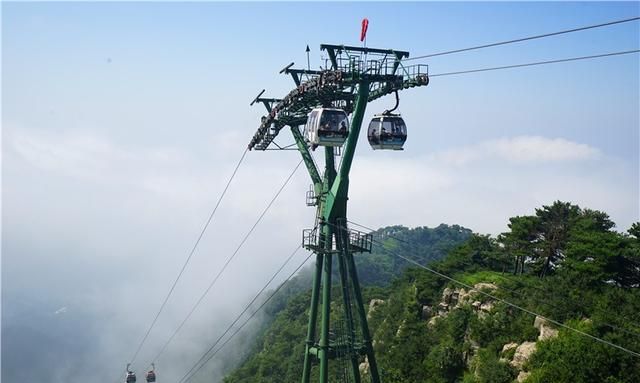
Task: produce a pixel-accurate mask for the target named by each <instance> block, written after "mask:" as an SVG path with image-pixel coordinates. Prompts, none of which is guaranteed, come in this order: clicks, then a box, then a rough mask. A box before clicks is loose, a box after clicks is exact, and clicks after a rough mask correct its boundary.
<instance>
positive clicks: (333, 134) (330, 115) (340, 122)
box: [305, 108, 349, 149]
mask: <svg viewBox="0 0 640 383" xmlns="http://www.w3.org/2000/svg"><path fill="white" fill-rule="evenodd" d="M305 134H306V137H305V138H306V139H307V141H308V142H309V143H310V144H311V148H312V149H315V148H317V147H318V146H342V145H343V144H344V141H345V140H346V139H347V136H348V135H349V118H348V117H347V113H346V112H345V111H344V110H342V109H338V108H316V109H313V110H312V111H311V113H309V117H308V118H307V124H306V125H305Z"/></svg>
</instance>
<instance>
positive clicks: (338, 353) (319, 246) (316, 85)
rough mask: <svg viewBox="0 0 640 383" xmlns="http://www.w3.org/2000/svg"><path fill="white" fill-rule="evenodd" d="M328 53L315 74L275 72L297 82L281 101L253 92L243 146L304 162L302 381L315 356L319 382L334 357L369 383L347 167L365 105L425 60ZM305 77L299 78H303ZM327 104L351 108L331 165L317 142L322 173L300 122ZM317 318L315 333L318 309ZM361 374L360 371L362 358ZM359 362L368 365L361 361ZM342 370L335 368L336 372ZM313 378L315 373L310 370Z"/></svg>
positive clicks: (361, 247)
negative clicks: (307, 205) (292, 153)
mask: <svg viewBox="0 0 640 383" xmlns="http://www.w3.org/2000/svg"><path fill="white" fill-rule="evenodd" d="M320 49H321V50H323V51H326V52H327V54H328V59H327V62H326V63H325V66H324V67H325V68H329V69H326V70H321V71H312V70H304V69H291V67H292V66H293V63H291V64H290V65H288V66H287V67H285V68H284V69H283V70H282V71H280V73H285V74H290V75H291V76H292V78H293V80H294V82H295V84H296V88H295V89H293V90H292V91H291V92H289V94H287V95H286V96H285V97H284V98H282V99H274V98H262V97H261V96H262V94H263V93H264V90H263V91H262V92H260V94H259V95H258V97H256V98H255V99H254V100H253V102H251V105H253V104H254V103H256V102H260V103H262V104H264V106H265V107H266V109H267V111H268V113H269V114H268V115H266V116H264V117H262V121H261V123H260V127H259V128H258V131H257V132H256V134H255V135H254V136H253V138H252V139H251V142H250V143H249V150H251V149H255V150H277V149H289V148H292V147H294V146H295V147H296V149H297V150H298V151H299V152H300V154H301V155H302V158H303V159H304V162H305V165H306V167H307V170H308V171H309V175H310V176H311V180H312V182H313V194H312V195H313V198H311V200H312V204H313V205H315V206H316V209H317V210H316V220H315V226H314V228H313V229H308V230H305V231H304V232H303V246H304V247H305V248H306V249H308V250H310V251H313V252H314V253H315V254H316V264H315V272H314V277H313V289H312V293H311V307H310V309H309V325H308V330H307V339H306V347H305V355H304V366H303V372H302V380H301V381H302V383H308V382H310V380H311V376H312V362H313V361H314V359H317V360H318V361H319V371H318V372H317V375H318V381H319V382H320V383H327V382H328V381H329V371H330V369H329V361H330V360H336V361H338V362H340V361H341V362H342V363H336V367H335V368H333V370H332V371H333V372H334V373H336V379H332V381H334V380H335V381H348V382H355V383H360V382H362V379H363V376H365V375H366V377H367V378H368V379H370V381H371V382H373V383H379V382H380V376H379V373H378V367H377V364H376V358H375V355H374V351H373V345H372V339H371V334H370V333H369V326H368V323H367V312H366V311H365V308H364V302H363V300H362V294H361V291H360V284H359V282H358V273H357V270H356V266H355V262H354V258H353V254H354V253H356V252H370V251H371V243H372V239H371V236H370V235H368V234H365V233H361V232H358V231H356V230H351V229H349V228H348V227H347V196H348V190H349V171H350V170H351V164H352V161H353V156H354V153H355V149H356V144H357V141H358V135H359V133H360V128H361V126H362V119H363V116H364V112H365V109H366V106H367V103H368V102H370V101H373V100H375V99H377V98H380V97H382V96H384V95H387V94H390V93H393V92H396V91H399V90H403V89H408V88H412V87H416V86H425V85H427V84H428V83H429V75H428V67H427V66H426V65H420V64H418V65H411V66H407V67H405V66H403V65H402V59H403V58H407V57H409V53H408V52H404V51H396V50H391V49H372V48H362V47H349V46H343V45H326V44H323V45H321V46H320ZM303 79H304V80H305V81H302V80H303ZM320 106H325V107H328V106H333V107H337V108H341V109H343V110H345V111H346V112H347V113H351V129H350V131H349V135H348V137H347V139H346V142H345V144H344V147H343V152H342V156H343V157H342V162H341V164H340V166H339V169H338V168H336V163H335V156H336V151H335V150H334V148H333V147H324V153H325V170H324V173H323V174H322V175H320V172H319V171H318V169H317V167H316V164H315V162H314V161H313V158H312V156H311V153H310V152H309V147H308V144H307V143H306V142H305V140H304V138H303V135H302V133H301V132H300V128H299V127H300V125H304V124H305V123H306V121H307V115H308V113H309V112H310V111H311V110H312V109H313V108H315V107H320ZM285 126H289V127H290V129H291V133H292V135H293V138H294V140H295V143H294V144H291V145H287V146H282V145H278V144H277V143H276V142H275V139H276V137H277V136H278V135H279V133H280V131H281V130H282V129H283V128H284V127H285ZM334 265H337V267H338V271H339V277H340V286H341V291H342V301H341V304H340V306H341V307H340V309H341V311H342V312H341V313H340V314H339V315H338V313H334V317H335V319H337V320H334V321H333V322H331V315H332V312H331V287H332V283H331V277H332V268H333V267H334ZM319 310H321V317H320V319H321V322H320V328H319V334H318V328H317V324H318V311H319ZM365 358H366V361H367V362H368V371H363V373H361V371H360V366H361V363H362V362H363V361H364V360H365ZM363 366H364V367H366V366H367V364H366V363H365V364H363ZM340 368H341V369H342V371H339V369H340ZM313 375H314V376H315V373H314V374H313Z"/></svg>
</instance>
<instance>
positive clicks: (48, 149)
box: [2, 2, 640, 382]
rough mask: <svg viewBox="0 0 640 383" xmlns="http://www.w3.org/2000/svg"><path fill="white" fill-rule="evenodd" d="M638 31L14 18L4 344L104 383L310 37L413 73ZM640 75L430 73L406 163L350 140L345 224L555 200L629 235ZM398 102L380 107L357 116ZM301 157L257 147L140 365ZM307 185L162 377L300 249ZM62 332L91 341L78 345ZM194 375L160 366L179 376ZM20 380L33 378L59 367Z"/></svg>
mask: <svg viewBox="0 0 640 383" xmlns="http://www.w3.org/2000/svg"><path fill="white" fill-rule="evenodd" d="M638 15H640V9H639V4H638V3H637V2H635V3H633V2H626V3H613V2H606V3H592V2H589V3H567V2H544V3H520V2H512V3H238V4H230V3H90V2H84V3H7V2H3V3H2V156H3V157H2V166H3V168H2V171H3V190H2V198H3V201H2V202H3V210H2V216H3V226H2V230H3V243H2V252H3V254H2V255H3V257H2V273H3V275H2V277H3V278H2V287H3V328H5V327H4V326H7V325H11V324H12V323H13V322H12V320H13V321H14V322H15V321H18V322H19V321H21V320H23V319H24V318H28V320H27V319H24V320H23V323H34V325H33V326H34V327H37V328H40V329H42V328H44V329H45V330H44V331H45V332H46V331H48V332H51V333H52V334H54V335H57V337H55V339H54V340H52V341H51V343H47V344H52V347H55V348H56V349H65V350H76V349H79V350H81V351H78V353H79V354H78V355H73V353H71V354H70V356H69V360H68V362H69V363H54V364H52V366H54V367H55V369H56V370H55V373H54V374H53V381H54V382H57V381H60V382H63V381H64V382H67V381H69V376H70V375H69V374H71V373H72V372H73V371H76V370H75V368H74V366H75V365H76V364H77V363H78V361H80V362H81V363H83V364H84V365H86V366H88V368H87V369H86V371H85V372H86V373H87V374H91V376H92V377H95V374H97V375H99V376H100V377H101V378H103V377H104V378H106V379H112V375H113V366H119V365H121V364H122V363H123V355H128V354H130V351H131V350H130V349H131V348H132V347H133V343H135V340H137V339H139V338H138V337H140V336H141V335H142V333H143V331H144V327H145V326H146V325H147V324H148V322H149V320H150V315H151V314H150V313H153V312H155V311H154V310H156V309H157V307H158V304H159V302H158V301H159V300H160V296H159V295H160V294H159V293H158V291H165V289H166V288H167V286H168V282H167V281H169V280H171V279H172V278H173V277H174V276H175V272H176V270H177V269H178V268H179V267H180V266H181V264H182V262H183V260H184V257H185V255H186V251H187V250H188V249H189V248H190V246H191V245H192V244H193V240H194V239H195V237H196V235H197V233H198V232H199V230H200V228H201V226H202V223H203V222H204V220H205V219H206V217H207V216H208V213H209V212H210V210H211V208H212V207H213V205H214V204H215V201H216V199H217V197H218V195H219V194H220V192H221V191H222V189H223V187H224V185H225V182H226V179H227V177H228V175H229V174H230V173H231V171H232V169H233V166H234V165H235V163H236V161H237V159H238V158H239V157H240V155H241V153H242V150H244V148H245V147H246V144H247V143H248V141H249V139H250V138H251V136H252V135H253V133H254V132H255V129H256V128H257V125H258V121H259V118H260V116H261V115H262V114H264V110H263V109H261V107H260V106H253V107H250V106H249V102H250V101H251V100H252V99H253V97H255V95H256V94H257V93H258V92H259V91H260V90H261V89H263V88H265V89H267V92H266V94H265V95H267V96H274V97H281V96H283V95H284V94H286V92H288V91H289V90H290V89H291V88H292V85H293V82H292V81H291V79H290V78H289V77H286V76H283V75H279V74H278V71H279V70H280V69H281V68H282V67H284V66H285V65H287V64H289V63H290V62H292V61H293V62H295V63H296V65H297V66H305V65H306V56H305V47H306V45H307V44H308V45H309V46H310V48H311V63H312V66H314V67H317V66H318V65H320V64H321V54H320V52H319V46H320V44H322V43H334V44H351V45H358V44H359V41H358V38H359V33H360V21H361V19H362V18H363V17H367V18H368V19H369V20H370V25H369V32H368V39H367V41H368V45H369V46H371V47H380V48H395V49H402V50H408V51H410V53H411V55H412V56H418V55H424V54H428V53H433V52H439V51H442V50H449V49H456V48H463V47H467V46H473V45H478V44H484V43H491V42H495V41H501V40H507V39H512V38H518V37H523V36H529V35H534V34H540V33H546V32H553V31H557V30H562V29H568V28H574V27H580V26H585V25H589V24H597V23H601V22H607V21H611V20H615V19H622V18H628V17H634V16H638ZM639 36H640V23H638V22H637V21H636V22H631V23H626V24H621V25H616V26H611V27H607V28H601V29H594V30H589V31H583V32H578V33H573V34H568V35H563V36H558V37H553V38H549V39H541V40H536V41H530V42H525V43H520V44H513V45H509V46H502V47H496V48H490V49H484V50H480V51H474V52H468V53H461V54H455V55H448V56H442V57H435V58H432V59H425V60H419V61H418V62H420V63H426V64H429V65H430V71H431V73H442V72H449V71H456V70H465V69H475V68H482V67H489V66H497V65H509V64H517V63H525V62H530V61H539V60H547V59H558V58H566V57H574V56H585V55H592V54H600V53H607V52H613V51H622V50H630V49H638V48H639V47H640V37H639ZM639 62H640V60H639V56H638V55H637V54H635V55H627V56H620V57H612V58H607V59H602V60H590V61H581V62H572V63H565V64H556V65H546V66H539V67H532V68H522V69H513V70H504V71H496V72H486V73H477V74H469V75H461V76H451V77H434V78H433V79H432V80H431V83H430V84H429V86H427V87H422V88H415V89H411V90H407V91H403V92H402V93H401V94H400V96H401V103H400V112H401V113H402V114H403V116H404V117H405V120H406V122H407V125H408V129H409V132H408V133H409V139H408V141H407V144H406V150H404V151H402V152H393V153H389V152H381V151H376V152H374V151H372V150H370V149H369V148H368V145H367V143H366V140H365V139H362V140H361V142H360V143H359V148H358V153H357V156H356V159H355V162H354V166H353V168H352V177H351V184H350V185H351V195H350V201H349V204H350V206H349V211H350V215H351V217H350V218H351V219H352V220H354V221H356V222H359V223H362V224H365V225H367V226H373V227H378V226H383V225H393V224H404V225H407V226H417V225H428V226H436V225H438V224H440V223H449V224H461V225H464V226H466V227H469V228H471V229H473V230H475V231H477V232H480V233H490V234H498V233H500V232H501V231H504V230H506V223H507V219H508V218H509V217H511V216H515V215H523V214H531V213H532V212H533V210H534V209H535V208H536V207H540V206H541V205H542V204H549V203H552V202H553V201H554V200H557V199H561V200H567V201H571V202H574V203H577V204H579V205H581V206H583V207H590V208H593V209H600V210H604V211H606V212H608V213H609V214H610V215H611V217H612V219H613V220H614V221H615V222H617V223H618V227H617V228H618V229H619V230H626V229H627V228H628V227H629V226H630V224H631V223H632V222H635V221H638V220H639V219H640V218H639V216H640V213H639V211H638V210H639V197H638V196H639V194H638V193H639V191H638V187H639V186H638V184H639V165H638V156H639V151H640V150H639V145H640V144H639V141H640V134H639V130H640V129H639V127H640V111H639V105H640V78H639V73H640V64H639ZM392 105H393V99H392V97H387V98H383V99H380V100H377V101H375V102H373V103H371V104H370V105H369V107H368V109H367V116H371V115H373V114H374V113H379V112H381V111H382V110H384V109H387V108H389V107H390V106H392ZM361 138H362V137H361ZM282 140H283V142H287V141H288V140H289V138H288V137H286V136H285V137H283V138H282ZM298 161H299V156H298V155H297V153H295V152H286V153H278V152H265V153H262V152H251V153H249V155H248V156H247V159H246V162H245V164H244V165H243V167H242V168H241V169H240V171H239V173H238V176H237V178H236V179H235V180H234V183H233V184H232V185H231V188H230V193H229V195H228V198H227V199H226V200H225V201H224V202H223V204H222V205H221V209H220V211H219V213H218V215H219V216H217V218H216V219H215V220H214V222H213V224H212V227H211V228H210V230H209V231H208V232H207V235H206V236H205V238H204V239H203V242H202V243H201V245H200V248H199V251H198V252H197V253H196V255H195V256H194V259H193V261H192V262H193V264H192V265H191V266H190V268H189V269H187V273H188V274H187V275H188V277H187V278H185V280H183V281H181V283H180V284H179V285H178V287H177V289H176V293H175V294H176V297H175V299H173V300H172V301H170V304H169V306H168V308H167V312H166V314H163V316H162V317H161V318H160V321H159V324H158V328H157V329H156V330H155V331H154V332H152V334H151V337H150V344H149V345H148V346H147V347H146V348H144V349H143V350H142V352H141V358H142V359H147V358H149V357H150V356H151V355H152V354H153V353H154V347H157V346H158V345H160V344H162V341H163V340H164V339H166V338H165V337H166V336H168V335H167V334H170V332H171V330H172V329H173V328H175V324H176V323H179V322H180V320H181V319H182V316H183V315H184V313H185V311H187V310H188V309H189V307H190V305H191V303H192V302H193V300H194V296H197V295H199V292H200V291H202V289H203V287H204V286H206V285H207V284H208V281H209V279H210V274H211V273H212V272H215V271H217V270H218V269H219V267H220V266H221V264H222V263H223V262H224V260H225V259H226V257H227V256H228V254H229V252H230V251H232V250H233V249H234V248H235V246H236V245H237V243H238V242H239V241H240V239H241V238H242V236H243V235H244V233H246V231H247V229H248V226H249V223H250V222H253V220H254V219H255V217H256V216H257V215H258V212H260V211H261V209H263V208H264V206H265V205H266V203H267V201H268V200H269V199H270V198H271V197H272V195H273V193H274V192H275V191H276V190H277V189H278V188H279V186H280V185H281V184H282V181H283V179H284V178H285V177H286V176H287V175H288V174H289V172H290V171H291V169H292V168H293V167H294V166H295V164H296V163H297V162H298ZM309 182H310V181H309V178H308V176H307V175H305V174H304V172H302V171H300V172H298V174H297V175H296V177H295V178H294V180H293V181H292V184H291V185H289V186H288V187H287V189H285V192H284V194H283V195H282V196H281V197H280V198H279V199H278V201H277V203H276V205H275V206H274V210H273V211H270V212H269V214H268V215H267V216H266V217H265V222H264V223H263V224H262V225H261V226H259V227H258V229H257V230H256V232H255V235H254V236H253V237H252V239H251V240H250V241H248V242H247V244H246V247H245V248H244V249H243V251H242V252H240V253H239V255H238V259H237V260H234V263H233V264H231V266H230V268H229V270H228V274H229V275H228V277H227V278H223V279H221V281H220V286H219V288H220V289H221V291H224V292H225V294H217V295H216V294H213V295H214V296H212V297H210V298H209V299H208V300H207V301H206V302H205V304H204V305H203V306H204V307H203V308H202V312H199V313H197V315H196V316H195V317H194V318H193V323H192V324H190V325H189V326H188V331H186V333H185V334H182V335H181V336H180V337H178V338H177V339H176V344H175V345H174V346H172V348H171V349H170V350H169V353H168V356H167V357H168V358H173V359H170V360H178V359H176V358H178V357H180V358H181V359H180V360H183V361H184V363H183V364H186V363H188V361H190V360H191V359H193V357H194V356H196V355H199V353H200V352H202V349H201V348H202V346H203V343H206V342H207V341H208V340H209V339H210V338H211V337H213V335H215V334H216V333H217V331H219V328H218V327H216V326H213V327H212V326H211V323H216V324H218V323H219V324H225V323H226V322H225V321H224V319H225V317H224V315H227V314H228V315H231V314H230V313H233V312H234V310H236V309H237V307H239V306H240V305H241V304H244V303H245V302H246V301H247V299H248V297H250V296H251V295H252V294H253V293H254V292H255V291H256V290H257V289H259V288H260V287H262V284H263V283H264V280H265V279H266V278H267V275H268V274H270V273H271V272H272V270H274V269H275V268H276V267H277V265H279V263H280V262H281V260H282V259H283V258H284V257H286V256H287V255H288V254H289V253H290V252H291V250H292V249H293V247H295V245H296V244H297V243H298V241H299V238H300V230H301V229H302V228H305V227H308V226H309V225H311V224H312V221H313V212H312V211H311V210H310V209H307V208H305V206H304V192H305V191H306V190H307V188H308V186H309ZM274 228H277V229H274ZM256 254H259V255H260V256H255V255H256ZM300 256H301V257H302V256H303V255H302V254H300ZM149 270H152V271H153V272H149ZM70 275H73V278H71V277H69V276H70ZM142 276H144V277H142ZM240 277H242V278H245V282H244V288H242V289H239V288H237V283H236V282H237V279H238V278H240ZM78 286H82V287H83V288H82V289H79V288H78ZM231 292H232V293H231ZM7 302H10V304H7ZM105 302H109V304H105ZM62 308H65V309H64V310H62V311H61V309H62ZM221 312H222V313H224V314H220V313H221ZM18 314H19V315H18ZM7 318H8V319H9V321H8V322H7ZM15 318H19V319H15ZM39 318H40V319H39ZM42 318H44V319H42ZM52 318H55V321H54V320H53V319H52ZM42 321H44V324H43V322H42ZM54 322H55V323H54ZM14 324H15V323H14ZM63 324H64V325H63ZM221 326H222V325H221ZM21 328H22V330H21V331H28V329H27V330H24V327H21ZM69 329H78V331H77V333H76V338H78V339H79V340H78V339H76V340H77V341H78V343H81V344H82V345H83V346H81V347H80V346H78V347H76V346H74V345H69V344H67V343H65V339H68V338H69V337H68V336H66V335H61V334H66V332H64V331H71V330H69ZM63 330H64V331H63ZM31 335H32V336H34V338H31V339H38V336H39V335H38V336H35V335H33V334H31ZM25 339H26V335H25ZM82 339H91V342H95V344H96V347H95V348H93V349H91V348H90V349H88V350H87V349H86V347H85V346H86V343H87V342H83V341H81V340H82ZM72 346H73V347H72ZM65 347H66V348H65ZM36 351H37V350H36ZM36 351H33V348H32V347H30V348H28V350H26V351H24V352H25V355H23V357H22V359H24V360H35V361H36V363H35V364H36V365H41V366H48V362H47V361H46V358H47V356H46V354H47V353H49V354H50V350H42V352H40V353H38V352H36ZM70 352H71V351H70ZM21 355H22V354H21ZM65 355H66V354H65ZM65 357H66V356H65ZM96 361H99V362H96ZM56 362H59V361H56ZM11 367H12V366H7V365H6V364H5V365H3V374H5V371H14V372H15V371H17V366H13V367H15V368H14V370H7V368H11ZM54 367H52V368H54ZM184 367H185V366H184V365H174V366H167V365H166V364H165V365H164V368H165V370H164V373H165V374H167V375H165V376H166V377H167V380H169V378H173V377H179V376H181V374H182V373H183V372H184ZM20 371H23V370H20ZM29 371H30V372H29V373H33V374H35V375H33V376H29V377H26V378H23V379H22V380H25V381H35V380H36V379H44V378H42V376H39V375H38V374H39V373H43V374H45V373H48V371H44V370H42V371H40V370H29ZM83 371H84V370H83ZM85 372H83V373H85ZM46 376H47V379H49V380H51V379H50V377H51V376H50V375H49V374H47V375H46ZM3 377H4V376H3ZM75 377H77V376H75ZM78 380H80V379H78ZM94 380H95V379H94Z"/></svg>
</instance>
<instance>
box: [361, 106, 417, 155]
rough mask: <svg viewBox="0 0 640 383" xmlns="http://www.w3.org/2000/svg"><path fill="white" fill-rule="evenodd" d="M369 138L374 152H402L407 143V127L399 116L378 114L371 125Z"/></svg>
mask: <svg viewBox="0 0 640 383" xmlns="http://www.w3.org/2000/svg"><path fill="white" fill-rule="evenodd" d="M367 137H368V138H369V144H370V145H371V148H373V149H374V150H377V149H390V150H402V146H403V145H404V143H405V141H407V125H405V123H404V120H403V119H402V117H401V116H400V115H399V114H390V113H389V114H376V115H375V116H373V118H372V119H371V122H370V123H369V130H368V132H367Z"/></svg>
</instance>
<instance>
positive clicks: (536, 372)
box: [527, 321, 640, 383]
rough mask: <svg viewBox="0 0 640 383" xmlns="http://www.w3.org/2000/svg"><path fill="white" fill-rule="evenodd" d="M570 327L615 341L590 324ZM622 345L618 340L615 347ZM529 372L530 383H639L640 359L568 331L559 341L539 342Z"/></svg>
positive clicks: (574, 322) (571, 322)
mask: <svg viewBox="0 0 640 383" xmlns="http://www.w3.org/2000/svg"><path fill="white" fill-rule="evenodd" d="M568 325H569V326H571V327H573V328H576V329H578V330H580V331H583V332H586V333H588V334H591V335H594V336H598V337H604V338H605V339H607V338H609V339H608V340H610V341H613V339H612V338H611V337H610V335H607V334H606V333H601V332H598V331H596V329H595V327H594V325H593V323H592V322H590V321H569V322H568ZM636 339H637V338H636ZM620 342H624V340H623V339H621V338H620V337H618V338H617V339H616V343H618V344H620ZM624 343H626V342H624ZM624 343H623V344H624ZM638 346H640V342H637V341H636V342H635V347H636V349H637V347H638ZM529 368H530V369H531V370H532V375H531V377H530V378H529V380H528V381H527V382H529V383H542V382H554V383H564V382H567V383H569V382H570V383H582V382H584V383H587V382H624V383H631V382H639V381H640V360H639V359H638V358H637V357H634V356H631V355H629V354H626V353H624V352H622V351H619V350H617V349H615V348H613V347H611V346H608V345H605V344H602V343H598V342H594V341H593V339H590V338H588V337H585V336H583V335H580V334H576V333H575V332H570V331H567V330H563V331H561V332H560V336H559V337H558V338H556V339H553V340H550V341H546V342H540V343H539V345H538V350H537V351H536V353H535V354H534V355H533V357H532V359H531V361H530V363H529Z"/></svg>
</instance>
